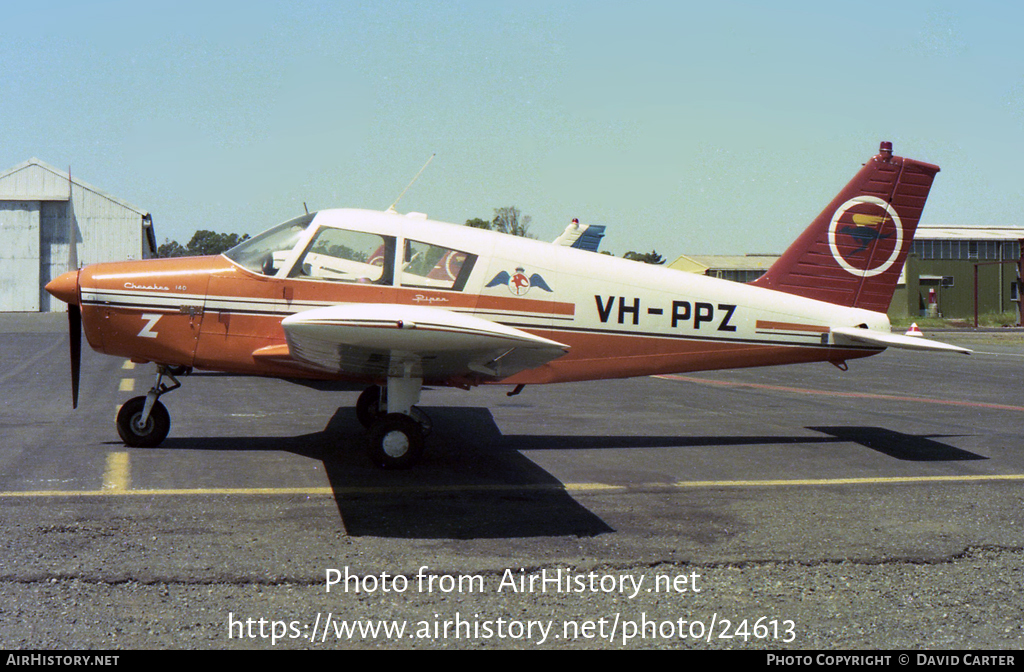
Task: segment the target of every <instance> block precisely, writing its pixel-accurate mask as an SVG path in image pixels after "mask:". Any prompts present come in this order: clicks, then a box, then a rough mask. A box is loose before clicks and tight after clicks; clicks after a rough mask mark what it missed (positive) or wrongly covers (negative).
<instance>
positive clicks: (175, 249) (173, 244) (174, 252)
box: [156, 238, 188, 257]
mask: <svg viewBox="0 0 1024 672" xmlns="http://www.w3.org/2000/svg"><path fill="white" fill-rule="evenodd" d="M156 256H158V257H187V256H188V250H186V249H185V248H184V247H182V246H181V244H180V243H178V241H176V240H167V239H166V238H164V244H163V245H161V246H160V247H158V248H156Z"/></svg>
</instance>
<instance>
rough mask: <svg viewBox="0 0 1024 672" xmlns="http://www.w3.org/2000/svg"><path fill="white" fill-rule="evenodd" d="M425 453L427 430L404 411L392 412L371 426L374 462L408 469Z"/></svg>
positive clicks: (370, 451) (379, 464)
mask: <svg viewBox="0 0 1024 672" xmlns="http://www.w3.org/2000/svg"><path fill="white" fill-rule="evenodd" d="M422 454H423V429H422V427H421V426H420V423H418V422H416V421H415V420H413V419H412V418H410V417H409V416H407V415H403V414H402V413H388V414H387V415H385V416H384V417H382V418H381V419H380V420H378V421H377V422H376V423H374V425H373V427H372V428H371V429H370V446H369V456H370V461H371V462H373V464H374V465H376V466H378V467H381V468H382V469H408V468H409V467H411V466H413V465H414V464H416V462H418V461H419V459H420V456H421V455H422Z"/></svg>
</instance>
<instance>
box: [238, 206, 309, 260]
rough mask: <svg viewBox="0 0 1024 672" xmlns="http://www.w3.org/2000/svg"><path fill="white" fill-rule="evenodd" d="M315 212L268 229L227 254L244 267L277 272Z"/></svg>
mask: <svg viewBox="0 0 1024 672" xmlns="http://www.w3.org/2000/svg"><path fill="white" fill-rule="evenodd" d="M314 216H316V213H311V214H308V215H302V216H301V217H296V218H295V219H292V220H289V221H287V222H285V223H284V224H278V225H277V226H275V227H274V228H272V229H267V230H266V231H264V232H263V233H261V234H259V235H257V236H256V237H254V238H250V239H248V240H246V241H244V242H242V243H239V244H238V245H236V246H234V247H232V248H231V249H230V250H228V251H227V252H225V253H224V255H225V256H226V257H227V258H228V259H230V260H232V261H233V262H235V263H236V264H239V265H241V266H244V267H245V268H247V269H249V270H250V271H253V272H254V273H262V274H264V275H274V274H275V273H277V271H278V270H279V269H280V266H281V264H282V263H283V262H284V261H285V259H287V258H288V255H289V254H291V251H292V250H293V249H294V248H295V245H296V244H297V243H298V242H299V238H300V237H301V236H302V234H303V233H305V231H306V229H307V228H308V227H309V225H310V222H312V221H313V217H314Z"/></svg>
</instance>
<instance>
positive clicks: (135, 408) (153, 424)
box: [117, 364, 187, 448]
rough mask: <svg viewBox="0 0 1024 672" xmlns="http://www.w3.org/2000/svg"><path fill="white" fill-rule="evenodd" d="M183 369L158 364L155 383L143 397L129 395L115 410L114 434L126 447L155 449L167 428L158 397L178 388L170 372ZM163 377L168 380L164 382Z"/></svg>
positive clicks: (180, 371)
mask: <svg viewBox="0 0 1024 672" xmlns="http://www.w3.org/2000/svg"><path fill="white" fill-rule="evenodd" d="M184 371H187V369H185V368H182V367H170V366H165V365H162V364H161V365H159V366H158V367H157V373H156V382H155V383H154V384H153V387H151V388H150V390H149V392H148V393H147V394H146V396H144V397H132V398H131V399H129V400H128V401H126V402H125V403H124V404H123V405H122V406H121V410H119V411H118V412H117V433H118V434H119V435H120V436H121V440H122V441H124V443H125V445H126V446H130V447H132V448H155V447H156V446H159V445H160V444H161V443H162V442H163V440H164V439H166V438H167V433H168V432H170V431H171V416H170V414H169V413H168V412H167V408H166V407H165V406H164V405H163V404H162V403H160V396H161V395H163V394H166V393H168V392H170V391H171V390H176V389H178V388H179V387H181V383H179V382H178V379H177V378H175V377H174V374H175V373H177V374H181V373H183V372H184ZM164 378H167V379H168V380H170V381H171V384H170V385H167V384H165V383H164Z"/></svg>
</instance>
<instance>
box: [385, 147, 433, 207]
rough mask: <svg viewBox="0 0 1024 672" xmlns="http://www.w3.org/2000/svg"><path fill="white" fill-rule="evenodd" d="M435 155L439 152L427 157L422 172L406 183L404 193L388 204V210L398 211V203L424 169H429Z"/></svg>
mask: <svg viewBox="0 0 1024 672" xmlns="http://www.w3.org/2000/svg"><path fill="white" fill-rule="evenodd" d="M435 156H437V152H434V153H433V154H431V155H430V158H429V159H427V162H426V163H424V164H423V167H422V168H420V172H418V173H416V177H414V178H412V182H410V183H409V184H408V185H406V187H405V189H402V193H400V194H399V195H398V198H396V199H395V202H394V203H392V204H391V205H389V206H388V209H387V211H388V212H396V210H395V206H396V205H398V202H399V201H400V200H402V196H405V192H407V191H409V187H411V186H412V185H413V184H415V182H416V180H418V179H420V175H422V174H423V171H424V170H426V169H427V166H429V165H430V162H431V161H433V160H434V157H435Z"/></svg>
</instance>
